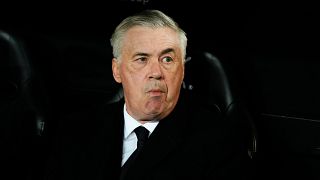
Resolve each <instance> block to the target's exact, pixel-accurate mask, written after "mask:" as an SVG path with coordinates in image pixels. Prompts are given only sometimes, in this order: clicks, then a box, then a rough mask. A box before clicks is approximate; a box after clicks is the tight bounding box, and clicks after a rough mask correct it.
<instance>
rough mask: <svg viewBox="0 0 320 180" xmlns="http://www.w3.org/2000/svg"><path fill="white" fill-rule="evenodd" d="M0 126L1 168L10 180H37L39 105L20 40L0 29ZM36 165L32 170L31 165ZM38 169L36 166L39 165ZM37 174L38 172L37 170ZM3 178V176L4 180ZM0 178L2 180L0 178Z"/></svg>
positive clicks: (41, 119)
mask: <svg viewBox="0 0 320 180" xmlns="http://www.w3.org/2000/svg"><path fill="white" fill-rule="evenodd" d="M0 87H1V88H0V89H1V91H0V99H1V100H0V103H1V104H0V123H1V125H0V127H1V130H0V132H1V137H0V138H1V140H0V141H1V142H0V143H1V145H0V146H1V149H2V151H4V152H3V153H1V163H4V164H2V167H6V169H5V174H4V175H3V176H5V175H8V176H10V177H12V178H13V179H37V178H36V176H34V175H36V174H37V173H39V172H34V170H36V168H38V166H39V165H40V164H41V162H39V161H41V158H42V153H43V152H42V144H41V143H43V142H42V140H41V139H42V138H43V136H42V135H43V130H44V122H45V121H44V119H45V118H44V113H43V107H42V105H43V104H40V102H39V98H36V97H41V95H40V93H39V94H36V93H38V92H37V91H38V90H39V88H38V87H39V86H38V85H37V84H36V82H35V73H34V70H33V68H32V63H31V61H30V59H29V57H28V56H27V53H26V48H25V46H24V43H23V41H22V40H21V39H20V38H18V36H17V35H14V33H8V32H5V31H2V30H0ZM36 163H39V164H37V165H36V166H37V167H34V166H33V165H32V164H36ZM39 167H40V166H39ZM40 173H41V171H40ZM8 176H7V177H8ZM0 179H2V178H1V177H0Z"/></svg>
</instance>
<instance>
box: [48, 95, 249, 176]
mask: <svg viewBox="0 0 320 180" xmlns="http://www.w3.org/2000/svg"><path fill="white" fill-rule="evenodd" d="M186 105H188V102H187V101H186V100H183V98H180V100H179V103H178V104H177V106H176V108H175V109H174V111H173V112H172V113H171V114H170V115H169V116H168V117H166V118H165V119H162V120H161V121H160V123H159V124H158V126H157V127H156V129H155V130H154V132H153V133H152V134H151V136H150V138H149V140H148V142H147V143H146V144H145V146H144V149H143V150H142V152H141V153H140V155H139V156H138V157H137V160H136V161H135V164H134V165H133V166H132V168H131V169H130V170H129V171H128V173H127V176H126V177H127V178H126V179H128V180H129V179H139V180H160V179H161V180H171V179H199V180H204V179H231V178H233V179H237V180H240V179H250V177H249V176H248V175H250V168H251V166H250V159H249V158H248V155H247V152H246V149H245V148H244V146H243V144H242V142H241V141H238V138H237V137H238V134H237V133H236V132H237V131H236V128H237V127H236V126H234V125H233V124H229V122H226V121H224V120H223V119H222V118H221V117H220V116H221V115H220V114H219V111H217V110H216V109H215V108H204V107H201V105H197V104H191V105H190V106H189V105H188V106H186ZM123 124H124V119H123V101H120V102H118V103H115V104H111V105H106V106H103V107H101V108H99V109H97V110H94V111H90V112H86V113H79V114H78V115H76V116H71V117H70V118H67V119H66V120H65V122H64V123H63V124H62V127H63V128H62V129H61V130H60V131H59V136H58V138H57V144H56V145H55V148H54V150H53V156H52V159H51V160H49V163H48V171H47V175H46V179H50V180H53V179H54V180H81V179H86V180H109V179H110V180H116V179H119V174H120V171H121V167H120V166H121V157H122V138H123Z"/></svg>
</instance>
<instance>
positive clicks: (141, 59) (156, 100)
mask: <svg viewBox="0 0 320 180" xmlns="http://www.w3.org/2000/svg"><path fill="white" fill-rule="evenodd" d="M180 43H181V42H180V39H179V35H178V33H177V32H175V31H174V30H172V29H170V28H155V29H153V28H148V27H139V26H137V27H133V28H131V29H130V30H129V31H128V32H127V33H126V34H125V36H124V39H123V44H122V49H121V57H120V59H118V60H115V59H113V61H112V71H113V76H114V78H115V80H116V81H117V82H119V83H122V85H123V89H124V96H125V102H126V107H127V111H128V113H129V114H130V115H131V116H132V117H134V118H135V119H137V120H139V121H140V122H142V123H143V122H144V121H148V120H153V119H158V120H160V119H163V118H164V117H166V116H167V115H168V114H169V113H170V112H171V111H172V110H173V109H174V107H175V105H176V103H177V101H178V98H179V93H180V87H181V83H182V80H183V77H184V60H183V53H182V49H181V44H180Z"/></svg>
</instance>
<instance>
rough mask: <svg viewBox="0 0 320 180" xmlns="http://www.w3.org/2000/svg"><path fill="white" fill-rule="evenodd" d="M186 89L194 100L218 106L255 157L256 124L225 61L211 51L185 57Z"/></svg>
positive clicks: (211, 106) (201, 103)
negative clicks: (232, 79) (238, 91)
mask: <svg viewBox="0 0 320 180" xmlns="http://www.w3.org/2000/svg"><path fill="white" fill-rule="evenodd" d="M186 61H187V62H186V65H185V78H184V84H183V88H184V89H186V90H188V93H189V95H190V97H191V98H192V99H193V103H195V104H198V105H201V106H204V107H208V108H218V109H219V111H220V112H221V113H222V114H223V115H224V118H225V120H226V121H229V122H230V124H231V125H232V126H234V128H235V132H234V133H237V134H239V136H238V138H239V139H238V140H239V141H241V142H243V144H244V145H245V146H246V148H247V149H248V155H249V156H250V157H251V158H253V156H254V155H255V152H256V143H257V142H256V141H257V137H256V136H257V135H256V130H255V125H254V124H253V121H252V119H251V116H250V113H249V111H248V109H247V108H246V106H245V105H244V103H242V102H241V101H240V98H239V97H238V93H236V92H235V88H234V86H232V82H231V81H230V80H229V77H228V75H229V74H227V72H226V70H225V68H224V66H223V64H222V62H221V61H220V60H219V59H218V58H217V57H216V56H214V55H213V54H212V53H209V52H204V51H196V52H192V53H190V57H189V58H187V59H186Z"/></svg>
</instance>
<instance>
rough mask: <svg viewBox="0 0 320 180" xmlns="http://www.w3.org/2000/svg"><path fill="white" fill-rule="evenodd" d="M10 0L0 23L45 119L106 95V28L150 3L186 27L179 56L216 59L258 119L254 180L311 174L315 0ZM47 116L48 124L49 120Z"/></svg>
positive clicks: (315, 148) (110, 86) (317, 142)
mask: <svg viewBox="0 0 320 180" xmlns="http://www.w3.org/2000/svg"><path fill="white" fill-rule="evenodd" d="M18 4H19V6H17V4H14V3H12V4H11V3H10V4H9V3H8V4H3V5H2V6H1V7H0V10H1V16H0V17H1V18H0V29H2V30H4V31H7V32H10V33H12V34H14V35H15V36H17V37H19V39H21V40H22V42H23V44H24V45H25V47H26V49H27V52H28V55H29V57H30V59H32V64H33V65H34V68H35V69H36V71H37V73H38V74H39V75H40V77H39V78H38V81H41V84H42V85H43V86H44V89H46V92H45V93H44V94H43V95H42V97H43V99H45V102H46V104H47V106H48V107H47V109H48V110H47V111H50V113H48V114H50V118H49V119H55V118H57V119H58V118H60V117H61V116H64V115H65V114H66V113H70V112H72V111H76V110H79V109H86V108H88V107H90V106H92V105H95V104H99V103H101V102H103V101H105V100H106V99H108V98H110V95H111V94H113V93H114V92H115V91H116V90H117V88H118V85H117V84H116V83H115V82H114V81H113V79H112V74H111V58H112V54H111V49H110V45H109V38H110V36H111V33H112V31H113V30H114V28H115V27H116V25H117V24H118V23H119V22H120V21H121V20H122V19H123V18H125V17H127V16H128V15H131V14H133V13H135V12H138V11H140V10H142V9H159V10H162V11H163V12H165V13H166V14H168V15H169V16H171V17H173V18H174V19H175V20H176V21H177V22H178V23H179V24H180V26H181V27H182V29H184V30H185V31H186V33H187V36H188V39H189V40H188V52H189V54H188V55H192V54H193V52H196V51H207V52H210V53H212V54H214V55H215V56H216V57H218V59H220V60H221V62H222V63H223V65H224V67H225V69H226V72H227V74H228V76H229V78H230V81H231V82H232V84H233V88H234V89H235V91H236V92H237V93H238V95H239V98H240V99H241V100H242V101H243V102H244V103H245V104H246V105H247V107H248V109H249V113H250V114H251V115H252V117H253V121H254V123H255V126H256V128H257V133H258V149H257V150H258V151H257V155H256V161H257V166H258V168H257V171H258V174H259V176H258V179H263V178H266V179H267V178H273V177H275V176H277V177H282V178H290V177H300V178H304V179H319V175H318V173H316V172H319V170H320V166H319V163H320V161H319V154H320V151H319V148H320V133H319V132H320V124H319V123H320V111H319V105H318V104H319V100H320V94H319V92H320V86H319V82H320V71H319V69H320V61H319V60H320V58H319V53H318V52H319V50H318V49H319V42H320V41H319V40H320V38H319V32H320V31H319V30H320V29H319V25H318V24H319V20H320V19H319V17H320V16H319V6H318V5H317V3H316V2H314V1H308V0H307V1H267V0H259V1H258V0H255V1H254V0H250V1H249V0H245V1H229V0H226V1H212V2H211V1H201V0H198V1H187V2H182V1H169V0H111V1H106V2H103V3H102V2H101V3H95V2H74V3H58V2H46V3H44V2H43V3H40V2H39V3H37V4H36V5H33V4H31V3H30V4H29V3H24V4H22V3H18ZM0 61H1V59H0ZM199 73H201V72H199ZM106 82H107V83H106ZM51 123H52V126H53V127H54V126H55V123H54V120H51ZM53 129H54V128H53ZM48 131H49V132H50V130H48ZM52 131H54V130H52ZM51 133H53V132H51ZM49 134H50V133H49ZM43 154H45V153H43Z"/></svg>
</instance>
